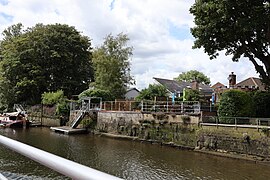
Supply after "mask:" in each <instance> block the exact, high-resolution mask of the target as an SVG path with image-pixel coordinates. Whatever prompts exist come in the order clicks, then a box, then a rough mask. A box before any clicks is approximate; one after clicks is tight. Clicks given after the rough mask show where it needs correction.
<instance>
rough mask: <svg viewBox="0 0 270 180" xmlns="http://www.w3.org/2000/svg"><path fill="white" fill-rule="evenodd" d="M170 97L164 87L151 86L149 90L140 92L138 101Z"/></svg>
mask: <svg viewBox="0 0 270 180" xmlns="http://www.w3.org/2000/svg"><path fill="white" fill-rule="evenodd" d="M166 96H168V92H167V89H166V88H165V87H164V86H162V85H156V84H153V85H152V84H149V86H148V88H145V89H143V90H141V91H140V93H139V95H138V96H137V97H136V99H137V100H154V99H155V97H166Z"/></svg>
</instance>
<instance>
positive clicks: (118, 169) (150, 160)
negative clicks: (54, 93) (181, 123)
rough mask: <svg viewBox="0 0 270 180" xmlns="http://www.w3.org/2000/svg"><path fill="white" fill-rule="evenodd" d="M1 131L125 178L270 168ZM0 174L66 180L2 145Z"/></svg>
mask: <svg viewBox="0 0 270 180" xmlns="http://www.w3.org/2000/svg"><path fill="white" fill-rule="evenodd" d="M0 134H1V135H4V136H7V137H10V138H12V139H15V140H18V141H20V142H23V143H26V144H28V145H31V146H34V147H37V148H40V149H42V150H45V151H48V152H51V153H53V154H56V155H59V156H62V157H64V158H67V159H70V160H73V161H76V162H78V163H81V164H84V165H86V166H89V167H91V168H95V169H98V170H100V171H103V172H106V173H109V174H112V175H115V176H118V177H121V178H124V179H153V180H156V179H170V180H171V179H181V180H182V179H184V180H185V179H207V180H208V179H270V166H265V165H261V164H255V163H253V162H249V161H242V160H235V159H229V158H223V157H217V156H211V155H207V154H201V153H196V152H191V151H182V150H178V149H174V148H170V147H164V146H160V145H151V144H148V143H140V142H134V141H127V140H118V139H111V138H106V137H99V136H93V135H90V134H87V135H63V134H58V133H54V132H51V131H50V130H49V129H48V128H39V127H38V128H29V129H9V128H6V129H0ZM0 172H1V173H2V174H4V175H5V176H7V177H8V178H9V179H68V178H67V177H65V176H63V175H61V174H59V173H57V172H55V171H53V170H51V169H48V168H46V167H44V166H42V165H39V164H38V163H36V162H34V161H32V160H29V159H28V158H26V157H24V156H22V155H20V154H17V153H15V152H13V151H11V150H9V149H7V148H5V147H3V146H2V145H0Z"/></svg>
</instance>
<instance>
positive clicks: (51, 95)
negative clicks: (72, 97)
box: [42, 90, 64, 106]
mask: <svg viewBox="0 0 270 180" xmlns="http://www.w3.org/2000/svg"><path fill="white" fill-rule="evenodd" d="M63 98H64V92H63V91H62V90H58V91H56V92H45V93H43V94H42V104H44V105H49V106H53V105H56V104H57V103H59V102H60V101H62V100H63Z"/></svg>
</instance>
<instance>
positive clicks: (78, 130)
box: [50, 126, 87, 134]
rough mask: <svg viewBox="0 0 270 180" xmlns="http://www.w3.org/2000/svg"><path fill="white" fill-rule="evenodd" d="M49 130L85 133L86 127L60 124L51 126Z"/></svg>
mask: <svg viewBox="0 0 270 180" xmlns="http://www.w3.org/2000/svg"><path fill="white" fill-rule="evenodd" d="M50 130H52V131H54V132H58V133H64V134H84V133H87V129H85V128H81V129H79V128H74V129H73V128H71V127H69V126H61V127H51V128H50Z"/></svg>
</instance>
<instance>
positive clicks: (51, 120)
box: [27, 115, 61, 126]
mask: <svg viewBox="0 0 270 180" xmlns="http://www.w3.org/2000/svg"><path fill="white" fill-rule="evenodd" d="M27 119H28V120H30V121H32V122H36V123H40V124H41V125H42V126H61V120H60V119H58V118H55V117H46V116H43V117H42V118H41V117H40V116H31V115H30V116H28V118H27Z"/></svg>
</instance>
